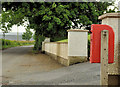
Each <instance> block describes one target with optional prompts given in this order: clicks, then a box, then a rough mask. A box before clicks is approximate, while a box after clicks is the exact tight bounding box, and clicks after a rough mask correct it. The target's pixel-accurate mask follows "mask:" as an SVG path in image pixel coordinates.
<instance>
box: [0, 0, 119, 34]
mask: <svg viewBox="0 0 120 87" xmlns="http://www.w3.org/2000/svg"><path fill="white" fill-rule="evenodd" d="M119 1H120V0H116V2H115V4H116V6H118V2H119ZM110 8H113V6H110ZM31 31H32V32H34V31H33V29H31ZM0 32H2V31H1V30H0ZM11 32H17V26H16V25H14V26H13V27H12V28H11ZM18 32H25V27H24V26H19V27H18Z"/></svg>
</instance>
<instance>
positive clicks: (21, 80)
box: [2, 46, 100, 85]
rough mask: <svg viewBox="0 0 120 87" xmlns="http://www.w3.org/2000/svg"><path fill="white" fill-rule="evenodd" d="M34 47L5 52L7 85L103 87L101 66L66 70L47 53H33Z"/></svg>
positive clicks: (87, 63) (86, 65)
mask: <svg viewBox="0 0 120 87" xmlns="http://www.w3.org/2000/svg"><path fill="white" fill-rule="evenodd" d="M32 47H33V46H21V47H13V48H9V49H6V50H4V51H3V52H2V74H3V75H2V79H3V81H2V83H3V84H4V85H99V84H100V64H90V63H89V62H86V63H79V64H75V65H71V66H69V67H65V66H63V65H61V64H59V63H57V62H56V61H54V60H53V59H51V58H50V57H49V56H47V55H45V54H33V53H32Z"/></svg>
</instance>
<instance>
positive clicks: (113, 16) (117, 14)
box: [98, 13, 120, 20]
mask: <svg viewBox="0 0 120 87" xmlns="http://www.w3.org/2000/svg"><path fill="white" fill-rule="evenodd" d="M105 18H120V13H106V14H103V15H101V16H99V17H98V19H100V20H103V19H105Z"/></svg>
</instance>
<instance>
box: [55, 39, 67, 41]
mask: <svg viewBox="0 0 120 87" xmlns="http://www.w3.org/2000/svg"><path fill="white" fill-rule="evenodd" d="M57 42H68V39H64V40H60V41H57Z"/></svg>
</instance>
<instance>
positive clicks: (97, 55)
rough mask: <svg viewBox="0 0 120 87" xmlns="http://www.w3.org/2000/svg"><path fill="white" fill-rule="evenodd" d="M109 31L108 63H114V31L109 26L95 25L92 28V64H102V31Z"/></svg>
mask: <svg viewBox="0 0 120 87" xmlns="http://www.w3.org/2000/svg"><path fill="white" fill-rule="evenodd" d="M102 30H108V31H109V36H108V37H109V39H108V63H113V62H114V31H113V29H112V28H111V27H110V26H108V25H101V24H93V25H92V26H91V42H90V43H91V44H90V62H91V63H100V60H101V31H102Z"/></svg>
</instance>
